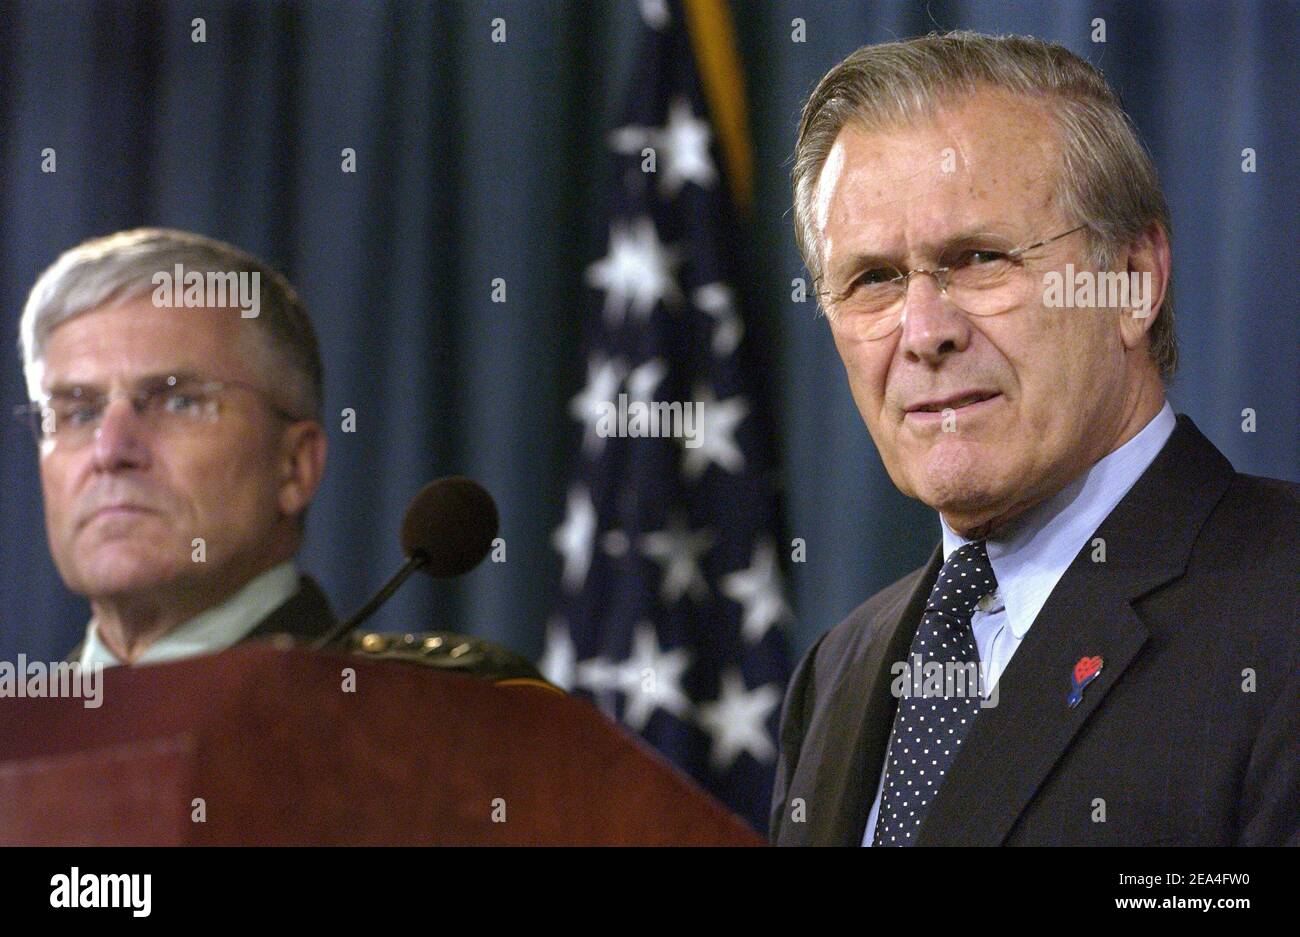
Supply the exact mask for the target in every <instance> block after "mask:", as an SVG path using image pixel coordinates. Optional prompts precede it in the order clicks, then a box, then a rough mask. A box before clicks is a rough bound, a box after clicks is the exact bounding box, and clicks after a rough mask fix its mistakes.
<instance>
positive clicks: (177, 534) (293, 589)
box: [18, 228, 334, 666]
mask: <svg viewBox="0 0 1300 937" xmlns="http://www.w3.org/2000/svg"><path fill="white" fill-rule="evenodd" d="M20 331H21V335H20V345H21V350H22V356H23V367H24V373H25V375H26V379H27V387H28V396H29V398H30V401H31V402H30V403H29V404H26V405H24V406H22V407H19V408H18V410H19V414H20V416H22V417H24V418H25V419H27V420H28V421H29V422H30V423H31V426H32V431H33V434H34V437H35V439H36V443H37V449H38V453H39V456H38V457H39V462H40V477H41V486H42V491H43V494H44V500H45V526H46V533H47V535H48V537H49V543H50V551H51V553H52V555H53V557H54V561H55V564H56V566H57V567H58V570H59V574H60V575H61V576H62V578H63V581H64V582H65V583H66V584H67V586H68V588H69V589H71V590H72V591H74V592H76V593H79V594H81V595H84V596H86V597H87V598H88V599H89V600H90V606H91V611H92V617H91V619H90V622H89V623H88V625H87V629H86V638H85V640H84V641H83V642H82V644H81V645H80V646H79V647H78V648H76V649H75V650H74V651H73V653H72V655H71V657H70V659H75V660H79V661H81V662H82V663H83V664H87V665H89V664H95V663H102V664H105V665H108V666H111V665H115V664H122V663H128V664H137V663H149V662H159V661H165V660H173V659H177V658H182V657H189V656H193V655H196V654H202V653H207V652H212V651H217V650H220V649H222V648H225V647H228V646H230V645H233V644H235V643H238V642H240V641H243V640H247V639H249V638H255V637H263V636H269V635H272V634H277V633H287V634H292V635H297V636H300V637H304V638H305V637H311V636H315V635H318V634H320V633H321V632H323V631H325V630H327V629H328V627H329V625H330V624H331V623H332V622H333V620H334V618H333V615H332V613H331V611H330V607H329V602H328V600H327V599H326V597H325V595H324V593H323V592H321V590H320V588H319V587H318V586H317V585H316V583H315V582H314V581H313V580H312V579H311V578H310V577H308V576H305V575H302V574H301V573H300V572H299V571H298V570H297V568H296V566H295V564H294V556H295V554H296V553H297V551H298V547H299V544H300V542H301V539H302V530H303V523H304V519H305V514H306V511H307V506H308V504H309V503H310V501H311V499H312V497H313V495H314V494H315V492H316V489H317V487H318V486H319V485H320V481H321V476H322V473H323V472H324V468H325V453H326V438H325V431H324V429H323V427H322V425H321V406H322V399H321V396H322V392H321V384H322V376H321V375H322V369H321V362H320V352H319V349H318V346H317V341H316V336H315V332H314V330H313V329H312V325H311V321H310V319H309V318H308V317H307V314H306V311H305V309H304V308H303V306H302V304H301V303H300V302H299V300H298V298H297V296H296V294H295V293H294V291H293V289H292V287H291V286H290V285H289V284H288V282H287V281H286V280H285V279H284V278H283V277H282V276H281V275H280V274H278V273H277V272H275V271H274V270H272V269H270V268H269V267H267V266H266V265H264V264H262V263H261V262H259V261H258V260H256V259H255V258H253V257H252V256H250V255H248V254H247V253H245V252H243V251H241V250H239V249H237V248H234V247H232V246H230V245H228V244H223V243H221V242H218V241H214V240H211V239H209V238H204V237H200V236H198V235H195V234H189V233H186V232H181V231H171V230H165V229H156V228H155V229H138V230H134V231H124V232H120V233H118V234H114V235H110V236H108V237H104V238H98V239H95V240H91V241H87V242H86V243H84V244H81V245H79V246H77V247H75V248H73V249H72V250H69V251H68V252H66V253H64V254H63V255H62V256H61V257H59V258H58V260H57V261H56V262H55V263H54V264H53V265H52V266H51V267H50V268H49V269H48V270H46V271H45V272H44V273H43V274H42V275H41V277H40V278H39V279H38V280H37V282H36V284H35V286H34V287H33V288H32V291H31V295H30V296H29V298H28V301H27V305H26V307H25V309H24V311H23V316H22V322H21V326H20Z"/></svg>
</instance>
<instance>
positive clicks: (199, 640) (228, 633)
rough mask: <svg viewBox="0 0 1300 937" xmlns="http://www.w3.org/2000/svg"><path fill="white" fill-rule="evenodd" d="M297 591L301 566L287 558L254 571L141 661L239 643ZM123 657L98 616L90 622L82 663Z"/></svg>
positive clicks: (111, 661)
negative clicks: (102, 633)
mask: <svg viewBox="0 0 1300 937" xmlns="http://www.w3.org/2000/svg"><path fill="white" fill-rule="evenodd" d="M297 591H298V569H297V567H296V566H294V563H293V561H292V560H285V561H284V562H283V563H281V564H280V565H279V566H273V567H271V568H270V569H268V570H267V571H266V572H264V573H261V574H260V575H258V576H255V577H253V578H252V579H250V580H249V581H248V582H246V583H245V584H244V585H243V586H242V587H241V588H240V589H239V590H238V591H236V592H235V593H234V594H233V595H232V596H230V598H228V599H226V600H225V601H223V602H221V603H219V604H217V605H214V606H212V607H211V608H209V609H204V610H203V611H202V612H199V614H197V615H195V616H194V617H193V618H191V619H189V620H188V621H186V622H182V623H181V624H180V625H178V626H177V627H175V628H173V629H172V630H171V631H169V632H167V634H165V635H163V636H162V637H161V638H159V639H158V640H157V641H155V642H154V643H153V644H151V645H149V647H147V648H146V649H145V652H144V653H143V654H141V655H140V657H139V658H138V659H137V660H136V661H135V663H137V664H157V663H161V662H162V661H167V660H180V659H181V658H184V657H195V656H197V655H199V654H211V653H213V652H214V651H220V650H224V649H225V648H228V647H231V646H232V645H235V644H238V643H239V641H241V640H242V639H243V638H245V637H246V636H247V635H248V634H249V632H251V631H253V630H254V629H255V628H256V627H257V626H258V625H259V624H261V622H262V619H264V618H266V616H267V615H269V614H271V612H273V611H275V609H277V608H279V607H280V606H281V605H283V604H284V603H285V602H287V601H288V600H289V599H290V598H291V597H292V596H293V594H294V593H295V592H297ZM121 663H122V661H120V660H118V658H117V655H116V654H114V653H113V652H112V651H110V650H109V649H108V647H107V646H105V644H104V642H103V641H101V640H100V638H99V629H98V628H97V627H95V619H94V618H91V619H90V623H89V624H87V625H86V643H85V644H84V645H83V646H82V648H81V666H82V667H87V666H91V665H93V664H103V665H104V666H105V667H116V666H118V665H119V664H121Z"/></svg>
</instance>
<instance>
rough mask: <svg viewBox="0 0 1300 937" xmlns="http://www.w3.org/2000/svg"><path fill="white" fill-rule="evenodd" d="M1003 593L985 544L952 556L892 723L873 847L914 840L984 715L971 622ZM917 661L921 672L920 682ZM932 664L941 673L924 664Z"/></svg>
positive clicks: (915, 644)
mask: <svg viewBox="0 0 1300 937" xmlns="http://www.w3.org/2000/svg"><path fill="white" fill-rule="evenodd" d="M997 587H998V580H997V577H996V576H994V575H993V566H992V564H990V563H989V555H988V552H987V551H986V549H985V547H984V541H983V540H977V541H975V542H974V543H968V544H965V545H964V546H962V547H960V548H959V549H957V550H954V551H953V554H952V556H950V557H948V561H947V562H946V563H944V564H943V569H941V570H939V578H938V579H937V580H935V583H934V589H933V590H932V591H931V592H930V601H929V602H927V603H926V606H925V612H924V613H923V614H922V616H921V626H920V627H919V628H917V630H916V637H915V638H913V639H912V649H911V651H910V652H909V653H908V656H907V663H908V670H907V671H905V672H904V673H905V676H906V677H907V685H906V688H905V690H904V694H905V695H904V696H903V697H902V698H901V699H899V701H898V714H897V715H896V716H895V717H894V731H893V734H892V735H891V736H890V740H889V767H888V769H887V770H886V772H885V786H884V789H883V791H882V793H881V797H880V812H879V814H878V815H877V819H876V835H875V838H874V839H873V840H872V845H875V846H911V845H912V844H913V843H915V842H916V837H917V832H918V831H919V830H920V828H921V822H922V821H923V820H924V819H925V814H926V811H927V810H928V808H929V806H930V803H931V802H932V801H933V800H934V795H935V794H936V793H937V792H938V790H939V785H940V784H942V783H943V778H944V775H945V774H946V773H947V771H948V768H949V766H950V765H951V764H952V762H953V760H954V759H955V758H956V757H957V752H958V751H959V750H960V749H961V743H962V739H963V738H964V737H965V735H966V733H967V732H968V731H969V730H970V727H971V723H973V722H974V721H975V716H976V715H978V714H979V710H980V697H979V690H980V683H981V681H979V680H976V679H971V678H973V676H974V674H973V668H970V667H969V666H967V667H966V668H965V670H964V671H963V670H961V665H963V664H965V665H969V664H974V665H975V666H976V667H978V665H979V659H980V656H979V649H978V648H976V646H975V634H974V632H973V631H972V630H971V626H970V617H971V613H972V612H973V611H974V610H975V603H976V602H978V601H979V600H980V599H981V598H983V597H984V596H985V595H986V594H988V593H989V592H992V591H993V590H994V589H996V588H997ZM918 659H919V661H920V668H919V669H920V673H919V674H916V675H915V676H914V673H915V672H916V671H917V670H918ZM933 664H939V665H941V667H934V666H926V665H933ZM950 665H951V666H950ZM927 677H929V678H930V680H927V679H926V678H927ZM907 694H910V695H907Z"/></svg>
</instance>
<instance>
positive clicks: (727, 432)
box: [682, 387, 749, 481]
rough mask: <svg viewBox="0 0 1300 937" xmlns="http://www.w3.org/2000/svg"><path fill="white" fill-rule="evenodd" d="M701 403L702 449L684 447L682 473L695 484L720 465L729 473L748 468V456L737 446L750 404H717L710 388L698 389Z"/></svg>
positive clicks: (742, 401)
mask: <svg viewBox="0 0 1300 937" xmlns="http://www.w3.org/2000/svg"><path fill="white" fill-rule="evenodd" d="M695 400H696V402H697V406H696V412H697V413H698V414H699V417H698V418H697V425H696V432H697V434H698V436H697V438H698V439H699V443H700V444H699V445H698V446H694V447H689V446H683V447H682V449H683V453H684V454H683V456H682V472H683V473H684V474H685V475H686V477H687V478H688V479H690V480H692V481H694V480H695V479H697V478H699V477H700V476H701V475H703V474H704V470H705V469H707V468H708V467H709V466H710V465H711V464H714V463H716V464H717V465H718V466H719V467H721V468H723V469H725V470H727V471H728V472H732V473H735V472H739V471H741V470H743V469H744V467H745V455H744V453H743V452H741V451H740V447H739V446H738V445H736V438H735V437H736V428H737V427H738V426H739V425H740V421H741V420H743V419H744V418H745V417H746V416H748V415H749V404H748V403H746V402H745V398H744V397H740V396H736V397H730V398H728V399H727V400H717V399H715V398H714V396H713V391H711V390H709V389H708V388H707V387H697V388H696V389H695Z"/></svg>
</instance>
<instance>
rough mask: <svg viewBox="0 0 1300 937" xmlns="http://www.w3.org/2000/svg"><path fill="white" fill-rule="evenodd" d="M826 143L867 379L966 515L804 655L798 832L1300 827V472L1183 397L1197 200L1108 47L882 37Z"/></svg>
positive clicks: (816, 267) (901, 837)
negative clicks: (1143, 120) (1185, 279)
mask: <svg viewBox="0 0 1300 937" xmlns="http://www.w3.org/2000/svg"><path fill="white" fill-rule="evenodd" d="M795 163H796V165H795V170H794V182H795V214H796V231H797V235H798V238H799V242H800V247H801V249H802V251H803V253H804V258H805V261H806V262H807V263H808V265H809V269H810V270H812V271H813V272H814V275H815V277H816V281H817V283H818V292H819V298H820V300H821V303H822V308H823V309H824V310H825V312H826V315H827V318H828V320H829V322H830V327H831V331H832V335H833V337H834V339H835V342H836V347H837V348H838V350H839V352H840V355H841V357H842V358H843V360H844V363H845V368H846V371H847V374H848V378H849V384H850V387H851V389H852V392H853V395H854V399H855V401H856V402H857V404H858V407H859V410H860V411H861V412H862V415H863V418H864V421H865V422H866V424H867V427H868V429H869V431H870V432H871V435H872V438H873V440H874V442H875V443H876V446H877V448H878V449H879V450H880V453H881V457H882V460H883V461H884V464H885V467H886V469H887V470H888V472H889V474H890V477H891V479H892V480H893V481H894V483H895V484H896V485H897V486H898V487H899V489H900V490H902V491H903V492H904V493H905V494H908V495H909V496H912V497H915V498H918V499H919V500H921V501H922V502H924V503H925V504H927V505H929V506H930V507H933V508H934V509H935V510H936V511H937V512H938V514H939V521H940V527H941V531H942V542H941V544H940V545H939V546H938V547H937V548H936V549H935V551H934V553H933V555H932V556H931V558H930V561H929V563H927V564H926V566H925V567H923V568H922V569H919V570H917V571H915V572H913V573H912V574H910V575H908V576H906V577H904V578H903V579H902V580H900V581H898V582H897V583H895V584H893V585H892V586H890V587H888V588H886V589H885V590H883V591H882V592H880V593H878V594H877V595H875V596H874V597H872V598H871V599H869V600H868V601H867V602H866V603H864V604H863V605H862V606H861V607H859V608H858V609H856V610H855V611H854V612H853V613H852V614H851V615H850V616H849V617H848V618H847V619H845V620H844V621H843V622H841V623H840V624H839V625H838V626H836V627H835V628H834V629H832V630H831V631H830V632H828V633H827V634H825V635H823V637H822V638H821V639H820V640H818V642H817V643H816V644H815V645H814V647H813V648H812V649H811V650H810V651H809V653H808V654H807V656H805V658H804V659H803V661H802V662H801V663H800V665H799V667H798V668H797V670H796V672H795V675H794V677H793V679H792V681H791V684H790V687H789V690H788V692H787V695H786V699H785V705H784V707H783V710H782V717H781V738H780V744H781V751H780V757H779V761H778V767H777V779H776V787H775V792H774V796H773V804H772V816H771V837H772V839H773V841H774V842H776V843H778V844H789V845H814V844H816V845H821V844H826V845H832V844H834V845H859V844H861V845H876V846H892V845H899V846H901V845H913V844H916V845H940V844H954V845H956V844H961V845H1001V844H1007V845H1012V844H1014V845H1044V844H1107V845H1139V844H1188V845H1227V844H1243V845H1264V844H1280V843H1287V842H1289V843H1291V844H1300V626H1298V623H1300V608H1298V605H1297V588H1296V584H1297V582H1300V560H1297V555H1298V549H1300V486H1297V485H1294V484H1289V483H1286V482H1281V481H1275V480H1271V479H1261V478H1252V477H1249V476H1244V475H1240V474H1238V473H1236V472H1235V471H1234V470H1233V468H1232V466H1231V465H1230V464H1229V463H1228V461H1227V460H1226V459H1225V458H1224V457H1223V456H1222V454H1221V453H1220V452H1219V451H1218V450H1217V449H1216V448H1215V447H1214V446H1213V445H1212V444H1211V443H1210V442H1209V441H1208V440H1207V439H1206V438H1205V437H1204V436H1203V435H1202V434H1201V433H1200V432H1199V431H1198V430H1197V428H1196V427H1195V426H1194V425H1193V423H1192V421H1191V420H1190V419H1188V418H1187V417H1186V416H1179V417H1177V418H1175V416H1174V414H1173V411H1172V409H1171V408H1170V406H1169V404H1168V403H1167V402H1166V401H1165V395H1164V380H1165V379H1167V378H1168V377H1169V376H1170V375H1171V374H1172V373H1173V370H1174V366H1175V363H1176V347H1177V346H1176V343H1175V339H1174V333H1173V320H1172V312H1173V310H1172V304H1171V301H1170V299H1169V282H1170V271H1171V255H1170V249H1169V243H1168V230H1169V221H1168V211H1167V209H1166V207H1165V203H1164V199H1163V196H1162V195H1161V193H1160V190H1159V185H1158V182H1157V180H1156V177H1155V173H1154V170H1153V169H1152V167H1151V164H1150V161H1149V159H1148V158H1147V156H1146V154H1145V152H1144V151H1143V149H1142V147H1141V144H1140V143H1139V142H1138V141H1137V138H1136V135H1135V134H1134V132H1133V130H1132V127H1131V126H1130V124H1129V123H1128V121H1127V118H1126V117H1125V116H1124V114H1123V112H1122V110H1121V109H1120V107H1119V104H1118V102H1117V101H1116V100H1115V98H1114V96H1113V95H1112V94H1111V92H1110V91H1109V89H1108V88H1107V87H1106V84H1105V81H1104V80H1103V79H1102V77H1101V75H1100V74H1099V73H1098V72H1096V70H1095V69H1093V68H1092V67H1091V66H1088V65H1087V64H1085V63H1084V62H1082V61H1081V60H1079V59H1078V58H1077V57H1075V56H1074V55H1072V54H1071V53H1069V52H1068V51H1067V50H1065V49H1063V48H1060V47H1058V46H1053V45H1049V44H1046V43H1042V42H1039V41H1037V40H1032V39H1025V38H1019V37H1006V38H993V37H987V36H980V35H977V34H971V33H959V34H949V35H947V36H939V35H932V36H928V37H925V38H922V39H916V40H912V41H909V42H903V43H891V44H888V45H884V46H872V47H864V48H863V49H860V50H858V51H857V52H855V53H854V54H853V55H851V56H850V57H849V58H848V59H846V60H845V61H844V62H842V63H840V65H838V66H836V68H835V69H833V70H832V71H831V72H830V73H829V74H828V75H827V76H826V77H825V78H824V79H823V80H822V82H821V84H820V85H819V86H818V88H817V89H816V90H815V91H814V92H813V94H812V96H811V98H810V99H809V101H808V104H807V105H806V107H805V110H804V115H803V120H802V122H801V126H800V131H799V143H798V146H797V148H796V154H795ZM1063 290H1065V291H1072V290H1077V291H1078V292H1074V293H1070V294H1069V296H1068V298H1066V294H1065V293H1064V292H1063ZM1085 290H1086V293H1085V292H1084V291H1085ZM1153 310H1154V314H1152V312H1153Z"/></svg>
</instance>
